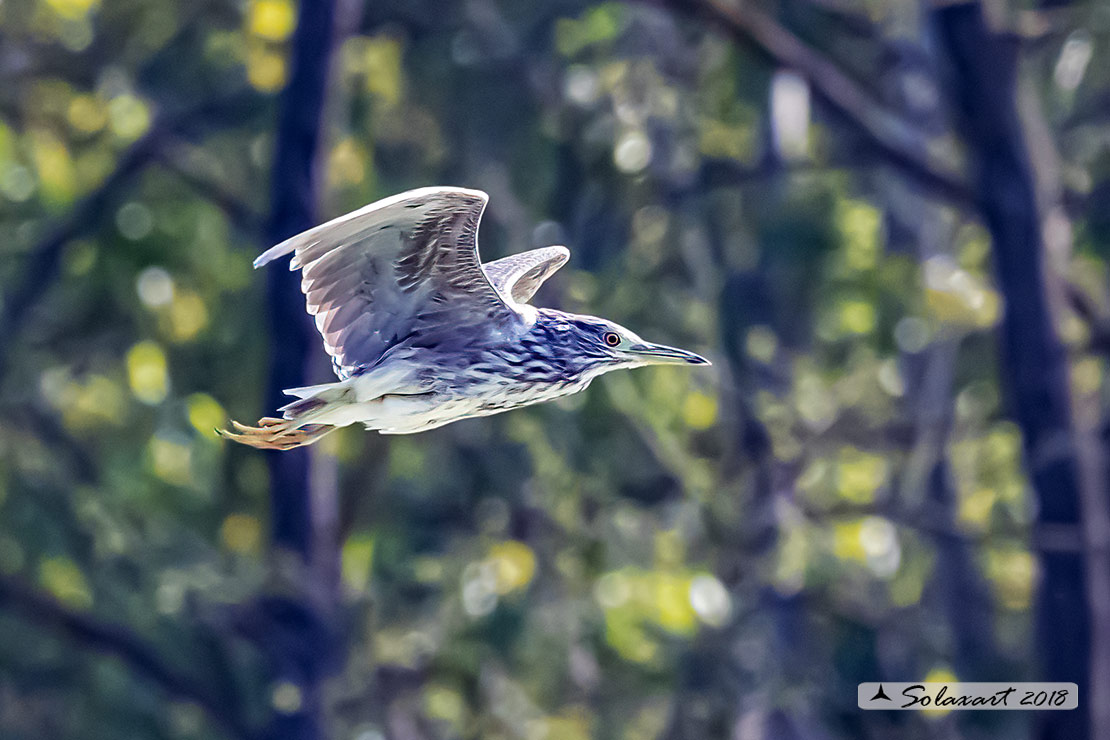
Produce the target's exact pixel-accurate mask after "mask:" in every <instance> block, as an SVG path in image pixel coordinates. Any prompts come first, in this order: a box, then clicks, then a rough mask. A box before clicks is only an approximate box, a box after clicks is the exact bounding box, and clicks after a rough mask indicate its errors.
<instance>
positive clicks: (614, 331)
mask: <svg viewBox="0 0 1110 740" xmlns="http://www.w3.org/2000/svg"><path fill="white" fill-rule="evenodd" d="M539 313H540V315H539V317H538V322H537V323H538V324H541V325H542V330H543V331H544V333H545V334H548V335H549V337H550V340H549V341H551V343H552V344H553V345H555V346H559V347H562V348H564V351H569V352H571V353H573V355H574V356H575V359H576V360H577V362H576V363H575V364H578V365H580V366H581V367H582V368H583V369H585V370H587V372H590V371H592V372H590V374H597V373H602V372H606V371H609V370H616V369H618V368H630V367H639V366H641V365H672V364H678V365H708V364H710V362H709V360H707V359H705V358H704V357H702V356H701V355H696V354H694V353H693V352H688V351H687V350H684V349H678V348H676V347H668V346H667V345H665V344H653V343H651V342H646V341H644V340H643V339H641V338H640V336H639V335H638V334H636V332H634V331H632V330H631V329H626V328H624V327H623V326H621V325H620V324H617V323H615V322H613V321H609V320H607V319H602V318H598V317H596V316H580V315H578V314H569V313H564V312H562V311H553V310H551V309H540V310H539Z"/></svg>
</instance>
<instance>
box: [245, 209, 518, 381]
mask: <svg viewBox="0 0 1110 740" xmlns="http://www.w3.org/2000/svg"><path fill="white" fill-rule="evenodd" d="M487 199H488V198H487V196H486V194H485V193H483V192H481V191H478V190H463V189H460V188H422V189H420V190H412V191H409V192H407V193H402V194H400V195H397V196H394V197H392V198H387V199H385V200H381V201H378V202H376V203H371V204H370V205H368V206H365V207H364V208H361V209H359V210H357V211H354V212H352V213H348V214H346V215H345V216H340V217H339V218H336V219H334V220H332V221H329V222H327V223H325V224H322V225H320V226H317V227H315V228H313V229H309V230H308V231H305V232H304V233H302V234H298V235H297V236H294V237H292V238H290V239H287V240H286V241H284V242H282V243H281V244H278V245H277V246H274V247H272V248H271V249H268V250H267V251H265V252H264V253H263V254H262V255H261V256H259V257H258V259H256V260H255V263H254V264H255V267H261V266H262V265H265V264H267V263H269V262H271V261H273V260H275V259H277V258H279V257H282V256H284V255H287V254H290V253H292V254H293V258H292V260H291V261H290V264H289V268H290V269H291V270H296V269H300V270H301V271H302V272H301V290H302V291H303V292H304V294H305V303H306V306H307V309H308V312H309V313H310V314H312V315H313V316H314V317H315V319H316V327H317V329H318V330H319V331H320V335H321V337H322V338H323V340H324V347H325V349H326V350H327V351H328V353H329V354H330V355H332V357H333V359H334V363H333V364H334V365H335V367H336V370H337V372H338V373H339V375H340V377H348V376H350V375H352V374H354V373H357V372H358V371H359V369H361V368H366V367H370V366H372V365H374V364H375V363H376V362H377V361H378V360H379V359H380V358H381V357H382V355H383V354H384V353H385V352H387V351H389V350H390V349H391V348H392V347H394V346H396V345H397V344H399V343H400V342H403V341H406V340H410V341H415V339H413V338H416V337H435V339H436V341H438V342H440V343H444V342H446V343H451V342H457V343H458V345H459V346H465V345H468V344H470V343H472V342H473V341H475V339H477V338H478V337H479V336H480V335H488V334H489V333H491V332H495V331H504V330H506V329H507V328H510V327H514V326H515V327H519V326H521V325H522V324H523V322H524V318H523V317H522V316H521V315H520V313H519V312H517V311H516V310H515V306H514V305H512V303H511V299H510V300H506V299H505V297H504V296H503V295H502V293H501V292H500V291H499V290H497V289H496V288H495V287H494V286H493V285H492V284H491V282H490V280H489V279H488V278H487V277H486V273H484V272H483V271H482V265H481V262H480V260H479V258H478V239H477V236H478V222H479V221H480V219H481V217H482V211H483V210H485V206H486V201H487ZM491 264H493V263H491Z"/></svg>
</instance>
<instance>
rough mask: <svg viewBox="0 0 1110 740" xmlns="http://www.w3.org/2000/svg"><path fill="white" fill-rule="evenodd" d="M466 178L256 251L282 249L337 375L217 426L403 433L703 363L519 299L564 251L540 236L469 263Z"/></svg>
mask: <svg viewBox="0 0 1110 740" xmlns="http://www.w3.org/2000/svg"><path fill="white" fill-rule="evenodd" d="M487 200H488V196H487V195H486V194H485V193H483V192H481V191H480V190H464V189H462V188H443V187H433V188H421V189H419V190H411V191H409V192H407V193H401V194H400V195H396V196H394V197H392V198H386V199H385V200H380V201H378V202H376V203H371V204H370V205H368V206H365V207H363V208H361V209H359V210H357V211H354V212H352V213H348V214H347V215H345V216H340V217H339V218H336V219H334V220H332V221H329V222H328V223H326V224H323V225H321V226H317V227H315V228H313V229H309V230H308V231H305V232H304V233H302V234H298V235H297V236H294V237H292V238H290V239H287V240H286V241H284V242H282V243H281V244H278V245H277V246H275V247H273V248H271V249H269V250H267V251H266V252H264V253H263V254H262V255H261V256H260V257H258V259H256V260H255V261H254V266H255V267H256V268H257V267H261V266H262V265H265V264H268V263H269V262H272V261H273V260H275V259H277V258H279V257H283V256H284V255H287V254H290V253H292V255H293V258H292V260H291V261H290V263H289V269H290V270H298V269H299V270H300V271H301V290H302V291H303V292H304V294H305V302H306V304H307V308H308V312H309V313H310V314H312V315H313V316H314V317H315V319H316V327H317V329H319V331H320V334H321V335H322V336H323V339H324V349H326V350H327V352H328V354H329V355H331V357H332V365H333V366H334V368H335V373H336V375H337V376H338V377H339V382H336V383H325V384H323V385H313V386H309V387H306V388H290V389H288V390H286V391H285V393H286V395H289V396H292V397H294V398H296V400H295V401H293V402H292V403H289V404H288V405H286V406H283V407H282V408H281V409H280V411H281V412H282V415H283V418H280V419H278V418H273V417H265V418H262V419H260V420H259V422H258V425H257V426H253V427H252V426H247V425H244V424H240V423H238V422H234V421H233V422H231V424H232V427H233V428H234V431H229V430H217V431H219V433H220V434H221V435H222V436H224V437H226V438H228V439H232V440H235V441H236V442H242V443H243V444H247V445H251V446H252V447H258V448H263V449H276V450H286V449H290V448H293V447H299V446H301V445H305V444H309V443H311V442H315V441H316V440H318V439H320V437H322V436H324V435H325V434H327V433H328V432H330V431H333V430H334V429H336V428H338V427H343V426H347V425H349V424H363V425H365V426H366V428H367V429H373V430H377V431H379V432H381V433H383V434H412V433H414V432H422V431H424V430H427V429H434V428H436V427H440V426H443V425H444V424H449V423H451V422H453V421H458V420H460V419H468V418H471V417H474V416H487V415H489V414H496V413H499V412H501V411H508V410H510V409H515V408H519V407H521V406H527V405H529V404H533V403H539V402H541V401H548V400H551V399H553V398H558V397H560V396H566V395H569V394H571V393H576V392H578V391H580V390H582V389H584V388H585V387H586V386H587V385H589V384H590V381H592V380H593V379H594V378H596V377H597V376H599V375H601V374H602V373H607V372H609V371H610V370H617V369H620V368H631V367H639V366H641V365H654V364H663V363H668V364H669V363H679V364H686V365H708V364H709V361H708V360H706V359H705V358H703V357H700V356H698V355H696V354H694V353H693V352H687V351H686V350H681V349H675V348H674V347H667V346H664V345H661V344H652V343H650V342H645V341H644V340H643V339H641V338H640V337H639V336H637V335H636V334H635V333H634V332H632V331H629V330H628V329H625V328H624V327H623V326H620V325H618V324H615V323H613V322H612V321H607V320H606V319H601V318H597V317H594V316H581V315H577V314H572V313H566V312H563V311H556V310H553V309H550V308H536V307H533V306H531V305H529V303H528V301H529V300H530V299H531V298H532V296H533V295H534V294H535V292H536V291H537V290H538V289H539V287H540V285H541V284H542V283H543V282H544V281H545V280H546V279H547V278H549V277H550V276H551V275H552V273H554V272H555V271H556V270H558V269H559V268H560V267H562V266H563V264H564V263H565V262H566V261H567V259H568V258H569V256H570V253H569V252H568V251H567V249H566V248H565V247H543V248H541V249H533V250H531V251H529V252H522V253H521V254H515V255H512V256H510V257H505V258H504V259H499V260H495V261H493V262H488V263H485V264H482V262H481V261H480V260H479V258H478V222H479V220H480V219H481V217H482V211H483V210H485V207H486V201H487Z"/></svg>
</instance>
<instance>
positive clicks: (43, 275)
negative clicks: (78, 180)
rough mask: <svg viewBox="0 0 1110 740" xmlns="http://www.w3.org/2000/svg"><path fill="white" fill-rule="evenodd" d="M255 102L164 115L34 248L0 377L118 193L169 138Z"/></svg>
mask: <svg viewBox="0 0 1110 740" xmlns="http://www.w3.org/2000/svg"><path fill="white" fill-rule="evenodd" d="M257 99H258V96H257V95H256V94H254V93H251V92H241V93H237V94H233V95H230V96H227V97H225V98H222V99H217V100H210V101H206V102H204V103H202V104H200V105H198V106H196V107H194V108H191V109H188V110H186V111H172V112H171V111H166V112H165V113H162V114H160V115H159V116H158V117H157V118H156V119H155V121H154V123H153V124H152V125H151V127H150V130H149V131H147V133H146V134H144V135H143V136H142V137H141V138H139V139H138V140H137V141H136V142H135V143H134V144H132V145H131V147H130V148H129V149H127V151H125V152H124V153H123V155H122V156H121V157H120V159H119V162H118V163H117V164H116V168H115V170H113V171H112V173H111V174H109V175H108V176H107V177H106V178H105V179H104V181H103V182H101V183H100V185H98V186H97V187H96V189H94V190H93V191H92V192H90V193H88V194H86V195H85V196H84V197H83V198H81V199H80V200H79V201H78V202H77V203H76V204H75V205H74V206H73V208H71V209H70V211H69V213H68V214H67V215H66V217H65V218H63V219H62V221H61V222H60V223H58V224H57V225H56V226H55V227H54V228H53V229H52V230H51V231H50V233H49V234H47V235H46V236H45V237H44V238H43V239H42V241H40V242H39V243H38V244H37V245H36V246H35V247H34V248H32V249H31V256H30V257H29V258H28V264H27V266H26V267H25V268H24V271H23V278H22V281H21V282H20V283H19V284H18V285H16V286H14V287H13V288H12V289H11V290H9V291H7V294H8V297H7V299H6V300H5V301H4V305H3V311H2V313H0V319H2V320H0V377H2V376H3V375H4V372H5V371H6V369H7V364H8V361H9V359H10V357H11V355H10V349H11V346H12V344H13V339H14V337H15V336H16V335H17V334H18V333H19V331H20V329H22V325H23V322H24V321H25V320H26V318H27V315H28V312H29V311H30V309H31V308H32V307H34V305H35V304H36V303H37V302H38V300H39V299H40V298H41V297H42V295H43V294H44V293H45V292H46V288H47V286H48V285H49V284H50V283H51V282H52V281H53V280H54V279H55V278H56V277H57V275H58V270H59V267H60V265H61V258H62V253H63V252H64V250H65V246H66V244H68V243H69V242H70V240H72V239H75V238H76V237H77V236H79V235H80V234H82V233H84V232H85V231H87V230H89V229H91V228H93V227H94V226H96V225H97V224H98V223H100V220H101V218H103V216H104V214H105V213H107V212H108V211H109V210H110V206H111V204H112V202H113V201H114V200H115V199H116V198H117V197H118V196H119V194H120V191H122V190H123V189H124V187H125V186H126V185H127V184H128V183H129V182H130V181H131V179H132V178H133V177H134V176H135V175H136V174H137V173H138V172H140V171H141V170H142V169H143V168H144V167H146V165H148V164H150V162H151V161H152V160H154V159H155V158H156V157H157V156H158V154H159V152H160V151H161V150H162V148H163V147H164V146H165V144H166V142H167V141H168V139H169V138H170V137H171V136H173V135H187V134H191V133H195V132H197V131H199V130H201V129H202V127H204V126H206V125H211V126H217V127H222V126H228V125H231V124H233V123H236V122H238V121H240V120H241V119H242V117H243V116H244V115H246V114H248V113H249V112H251V111H254V110H256V109H257Z"/></svg>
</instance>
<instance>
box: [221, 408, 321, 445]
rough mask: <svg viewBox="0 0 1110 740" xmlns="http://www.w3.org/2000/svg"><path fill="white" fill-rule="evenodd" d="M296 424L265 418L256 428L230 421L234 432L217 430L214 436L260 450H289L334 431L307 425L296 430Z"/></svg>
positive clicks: (287, 420) (292, 421)
mask: <svg viewBox="0 0 1110 740" xmlns="http://www.w3.org/2000/svg"><path fill="white" fill-rule="evenodd" d="M296 423H297V422H296V421H295V420H291V419H275V418H273V417H270V416H267V417H263V418H262V419H259V420H258V426H256V427H252V426H247V425H246V424H240V423H239V422H237V421H232V422H231V425H232V426H233V427H235V430H236V431H235V432H231V431H228V430H227V429H217V430H216V434H218V435H220V436H221V437H223V438H225V439H230V440H232V441H233V442H239V443H240V444H245V445H249V446H251V447H255V448H257V449H260V450H290V449H293V448H294V447H300V446H301V445H306V444H311V443H312V442H315V441H316V440H317V439H319V438H320V437H323V436H324V435H325V434H327V433H328V432H330V431H332V430H334V429H335V427H333V426H331V425H330V424H307V425H305V426H303V427H301V428H299V429H298V428H297V427H296V426H295V425H296Z"/></svg>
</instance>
